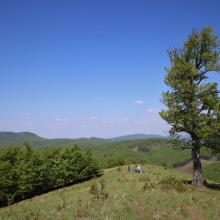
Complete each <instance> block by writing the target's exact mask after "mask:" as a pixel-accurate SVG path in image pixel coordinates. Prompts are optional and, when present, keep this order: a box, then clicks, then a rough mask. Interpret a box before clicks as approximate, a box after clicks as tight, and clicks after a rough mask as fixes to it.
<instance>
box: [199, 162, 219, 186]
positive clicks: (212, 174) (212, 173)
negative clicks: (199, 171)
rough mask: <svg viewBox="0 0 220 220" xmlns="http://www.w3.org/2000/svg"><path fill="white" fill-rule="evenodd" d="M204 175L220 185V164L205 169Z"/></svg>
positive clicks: (210, 165)
mask: <svg viewBox="0 0 220 220" xmlns="http://www.w3.org/2000/svg"><path fill="white" fill-rule="evenodd" d="M203 175H204V176H205V177H206V178H207V179H210V180H213V181H215V182H217V183H220V162H216V163H213V164H209V165H207V166H205V167H203Z"/></svg>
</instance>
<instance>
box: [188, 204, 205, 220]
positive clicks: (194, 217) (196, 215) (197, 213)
mask: <svg viewBox="0 0 220 220" xmlns="http://www.w3.org/2000/svg"><path fill="white" fill-rule="evenodd" d="M187 210H188V212H189V214H190V218H189V219H190V220H203V219H204V217H203V214H202V212H201V210H199V209H198V208H195V207H192V206H188V207H187Z"/></svg>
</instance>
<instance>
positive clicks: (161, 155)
mask: <svg viewBox="0 0 220 220" xmlns="http://www.w3.org/2000/svg"><path fill="white" fill-rule="evenodd" d="M90 149H91V150H92V152H93V153H94V155H95V157H96V158H97V160H98V161H99V162H100V163H101V164H102V166H104V167H111V165H112V166H115V165H118V164H120V162H121V164H122V165H123V163H124V164H130V163H149V164H157V165H162V166H164V167H168V168H172V167H174V166H175V165H176V164H179V163H181V162H184V161H186V160H188V159H189V158H191V151H190V150H184V151H179V150H175V149H173V147H172V146H171V145H170V140H169V139H166V138H148V139H144V140H132V141H121V142H111V143H104V144H101V145H100V146H97V147H93V148H90ZM201 153H202V156H209V155H210V153H209V152H208V151H207V150H205V149H202V151H201Z"/></svg>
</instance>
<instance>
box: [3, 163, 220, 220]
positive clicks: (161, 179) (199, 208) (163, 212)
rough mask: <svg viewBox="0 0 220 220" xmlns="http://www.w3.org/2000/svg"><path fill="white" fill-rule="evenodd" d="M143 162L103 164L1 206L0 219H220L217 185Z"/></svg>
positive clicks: (219, 196)
mask: <svg viewBox="0 0 220 220" xmlns="http://www.w3.org/2000/svg"><path fill="white" fill-rule="evenodd" d="M144 168H145V174H129V173H128V172H127V167H126V166H125V167H122V168H121V169H118V168H112V169H108V170H105V174H104V176H103V177H101V178H99V179H93V180H90V181H87V182H84V183H80V184H76V185H73V186H70V187H67V188H64V189H60V190H56V191H53V192H50V193H47V194H44V195H41V196H36V197H34V198H32V199H29V200H25V201H22V202H20V203H17V204H14V205H13V206H12V207H11V208H10V207H5V208H1V209H0V219H1V220H5V219H16V220H19V219H36V220H37V219H55V220H56V219H97V220H99V219H100V220H103V219H126V220H129V219H131V220H133V219H145V220H146V219H207V220H208V219H213V220H215V219H216V220H217V219H220V211H219V210H220V192H219V191H214V190H209V189H195V188H193V187H192V186H188V185H184V184H183V183H182V181H181V180H182V179H185V180H189V179H190V178H191V175H188V174H183V173H180V172H177V171H175V170H171V169H167V168H164V167H160V166H156V165H146V166H145V167H144ZM174 176H175V178H170V177H174ZM101 179H103V180H104V182H105V184H104V185H105V187H104V189H103V192H104V193H105V194H106V195H108V196H106V197H102V196H100V195H102V193H101V192H102V190H101V188H100V181H101ZM167 183H168V184H167ZM94 184H95V185H96V186H97V187H98V189H97V190H98V191H96V190H95V191H94V190H93V193H91V186H92V185H94Z"/></svg>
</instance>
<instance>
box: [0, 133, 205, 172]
mask: <svg viewBox="0 0 220 220" xmlns="http://www.w3.org/2000/svg"><path fill="white" fill-rule="evenodd" d="M25 142H30V143H32V145H33V147H35V148H42V147H57V146H61V147H62V146H67V145H71V146H72V145H74V144H77V145H78V146H79V147H80V148H82V149H85V150H87V149H90V150H91V151H92V152H93V153H94V155H95V157H96V159H97V160H98V161H99V162H100V164H101V165H102V167H104V168H108V167H114V166H117V165H124V164H130V163H150V164H158V165H163V166H166V167H169V168H172V167H174V165H176V164H178V163H181V162H183V161H185V160H187V159H189V158H191V151H190V150H184V151H178V150H174V149H173V148H172V147H171V146H170V140H169V139H168V138H147V139H142V140H125V141H111V140H108V139H100V138H94V137H93V138H79V139H46V138H42V137H39V136H37V135H36V134H33V133H30V132H22V133H13V132H0V146H2V147H3V146H8V145H12V146H22V145H23V144H24V143H25ZM202 153H203V156H207V155H208V156H209V153H208V152H207V151H205V150H202Z"/></svg>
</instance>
